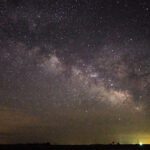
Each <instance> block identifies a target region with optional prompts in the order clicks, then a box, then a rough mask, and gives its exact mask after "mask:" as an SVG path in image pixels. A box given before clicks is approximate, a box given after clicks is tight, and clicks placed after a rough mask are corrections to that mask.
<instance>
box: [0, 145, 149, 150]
mask: <svg viewBox="0 0 150 150" xmlns="http://www.w3.org/2000/svg"><path fill="white" fill-rule="evenodd" d="M7 149H9V150H12V149H14V150H30V149H32V150H33V149H35V150H48V149H49V150H86V149H87V150H95V149H97V150H103V149H104V150H111V149H112V150H150V145H142V146H140V145H80V146H78V145H50V144H16V145H0V150H7Z"/></svg>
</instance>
